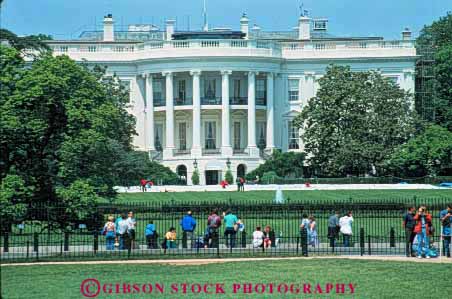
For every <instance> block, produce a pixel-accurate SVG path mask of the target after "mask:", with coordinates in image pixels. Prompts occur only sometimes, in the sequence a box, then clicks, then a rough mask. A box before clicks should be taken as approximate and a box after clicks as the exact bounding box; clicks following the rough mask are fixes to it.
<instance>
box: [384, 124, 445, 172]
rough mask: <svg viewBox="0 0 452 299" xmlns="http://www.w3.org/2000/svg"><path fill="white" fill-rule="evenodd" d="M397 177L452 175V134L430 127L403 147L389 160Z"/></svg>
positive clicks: (436, 126) (441, 128) (437, 127)
mask: <svg viewBox="0 0 452 299" xmlns="http://www.w3.org/2000/svg"><path fill="white" fill-rule="evenodd" d="M388 165H389V167H390V168H391V169H392V170H393V171H394V173H395V174H396V175H399V176H405V177H415V176H425V175H450V174H451V173H452V132H450V131H448V130H447V129H445V128H443V127H441V126H438V125H430V126H428V127H427V128H425V130H424V131H422V132H421V133H420V134H419V135H417V136H416V137H414V138H412V139H410V140H409V141H408V142H407V143H406V144H403V145H401V146H400V147H398V148H397V150H396V151H395V152H394V153H393V155H392V156H391V159H390V160H388Z"/></svg>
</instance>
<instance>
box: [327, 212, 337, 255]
mask: <svg viewBox="0 0 452 299" xmlns="http://www.w3.org/2000/svg"><path fill="white" fill-rule="evenodd" d="M339 229H340V226H339V211H336V212H335V213H334V214H333V215H331V216H330V218H328V239H330V247H332V248H333V251H334V247H335V246H336V239H337V237H338V234H339Z"/></svg>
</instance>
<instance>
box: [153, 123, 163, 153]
mask: <svg viewBox="0 0 452 299" xmlns="http://www.w3.org/2000/svg"><path fill="white" fill-rule="evenodd" d="M154 135H155V137H154V146H155V149H156V150H157V151H159V152H161V151H162V136H163V125H162V124H158V123H156V124H155V132H154Z"/></svg>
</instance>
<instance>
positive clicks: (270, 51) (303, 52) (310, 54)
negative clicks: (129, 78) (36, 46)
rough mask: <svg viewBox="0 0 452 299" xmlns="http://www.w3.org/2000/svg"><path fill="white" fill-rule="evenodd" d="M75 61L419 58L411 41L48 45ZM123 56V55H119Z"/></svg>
mask: <svg viewBox="0 0 452 299" xmlns="http://www.w3.org/2000/svg"><path fill="white" fill-rule="evenodd" d="M49 45H50V46H51V47H52V49H53V50H54V52H55V53H56V54H57V55H58V54H66V55H69V56H71V57H73V58H74V59H88V60H125V61H127V60H135V59H148V58H165V57H190V56H192V57H195V56H251V57H257V56H258V57H274V58H287V59H296V58H328V57H331V58H336V57H338V58H341V57H344V58H347V57H354V56H358V57H360V56H363V57H392V56H414V55H416V52H415V48H414V43H413V42H412V41H405V40H396V41H381V40H359V41H312V42H301V41H300V42H275V41H267V40H233V39H232V40H175V41H148V42H144V43H140V44H137V43H133V44H132V43H131V44H127V43H121V44H118V43H116V44H99V43H97V44H87V43H80V44H75V43H73V42H72V43H71V44H64V43H61V42H58V43H53V44H52V43H51V42H50V43H49ZM118 54H120V55H118Z"/></svg>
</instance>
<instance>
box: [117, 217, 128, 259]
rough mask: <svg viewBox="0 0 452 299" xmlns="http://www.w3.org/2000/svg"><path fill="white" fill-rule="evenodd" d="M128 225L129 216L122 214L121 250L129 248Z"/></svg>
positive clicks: (120, 224)
mask: <svg viewBox="0 0 452 299" xmlns="http://www.w3.org/2000/svg"><path fill="white" fill-rule="evenodd" d="M128 227H129V226H128V224H127V216H126V215H125V214H121V220H119V222H118V233H119V249H120V250H123V249H126V246H128V239H129V238H128V233H127V229H128Z"/></svg>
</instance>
